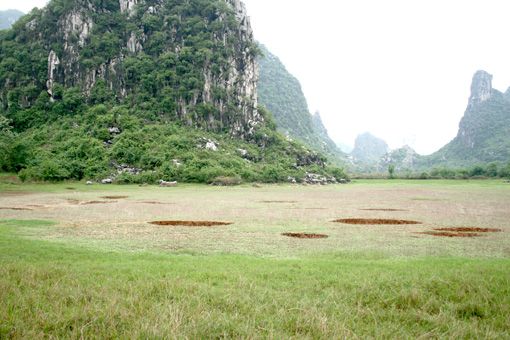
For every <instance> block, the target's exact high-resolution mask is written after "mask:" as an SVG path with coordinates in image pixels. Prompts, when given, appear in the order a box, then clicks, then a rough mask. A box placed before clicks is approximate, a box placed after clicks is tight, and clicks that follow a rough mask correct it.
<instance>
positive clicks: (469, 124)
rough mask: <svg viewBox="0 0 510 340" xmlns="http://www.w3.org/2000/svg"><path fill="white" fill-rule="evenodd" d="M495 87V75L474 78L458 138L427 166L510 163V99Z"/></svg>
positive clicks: (481, 73)
mask: <svg viewBox="0 0 510 340" xmlns="http://www.w3.org/2000/svg"><path fill="white" fill-rule="evenodd" d="M509 99H510V98H509V96H508V91H507V93H506V94H503V93H501V92H500V91H498V90H495V89H493V88H492V75H490V74H489V73H487V72H485V71H478V72H476V73H475V75H474V76H473V81H472V85H471V96H470V98H469V101H468V105H467V109H466V112H465V114H464V117H463V118H462V120H461V122H460V124H459V131H458V134H457V136H456V137H455V138H454V139H453V140H452V141H451V142H450V143H449V144H447V145H446V146H444V147H443V148H442V149H441V150H439V151H438V152H436V153H434V154H432V155H431V156H428V157H425V161H426V164H429V165H447V166H469V165H473V164H476V163H478V162H481V163H483V162H494V161H502V162H506V161H509V160H510V139H509V138H508V136H509V134H510V100H509Z"/></svg>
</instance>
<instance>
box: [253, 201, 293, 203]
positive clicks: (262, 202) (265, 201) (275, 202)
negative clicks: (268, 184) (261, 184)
mask: <svg viewBox="0 0 510 340" xmlns="http://www.w3.org/2000/svg"><path fill="white" fill-rule="evenodd" d="M260 203H297V201H261V202H260Z"/></svg>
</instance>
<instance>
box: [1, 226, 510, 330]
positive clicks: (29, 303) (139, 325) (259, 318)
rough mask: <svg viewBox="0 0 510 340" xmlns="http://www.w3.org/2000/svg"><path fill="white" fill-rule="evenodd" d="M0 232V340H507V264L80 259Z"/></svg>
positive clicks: (97, 255) (12, 231) (90, 253)
mask: <svg viewBox="0 0 510 340" xmlns="http://www.w3.org/2000/svg"><path fill="white" fill-rule="evenodd" d="M51 225H52V224H51V222H48V221H18V220H10V221H3V222H0V301H2V303H1V304H0V338H40V337H53V338H55V337H57V338H78V337H81V336H83V337H85V338H175V337H179V338H184V337H187V338H220V337H229V338H230V337H234V338H266V337H270V338H292V337H294V338H341V337H348V338H355V337H359V338H367V337H373V338H415V337H419V336H422V337H428V338H494V339H496V338H498V339H502V338H510V333H509V330H510V320H509V316H510V275H509V273H510V260H508V259H478V260H477V259H463V258H423V257H421V258H377V257H374V256H361V257H357V256H354V255H349V254H330V255H324V256H321V257H302V258H297V259H276V258H262V257H254V256H238V255H208V256H192V255H175V254H171V253H163V252H161V253H158V252H144V253H137V254H133V253H127V252H122V251H117V252H108V251H98V250H96V251H94V250H86V249H83V248H80V247H77V246H73V245H72V244H56V243H52V242H48V241H39V240H27V239H23V238H20V237H19V236H18V233H19V231H20V229H24V228H25V229H26V228H29V229H35V228H48V227H51Z"/></svg>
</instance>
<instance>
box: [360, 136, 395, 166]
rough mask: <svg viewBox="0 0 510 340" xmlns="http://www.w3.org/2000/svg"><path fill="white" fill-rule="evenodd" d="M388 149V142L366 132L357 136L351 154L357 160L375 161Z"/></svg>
mask: <svg viewBox="0 0 510 340" xmlns="http://www.w3.org/2000/svg"><path fill="white" fill-rule="evenodd" d="M388 151H389V147H388V144H387V143H386V142H385V141H384V140H382V139H381V138H378V137H375V136H374V135H372V134H371V133H369V132H365V133H363V134H361V135H359V136H358V137H357V138H356V141H355V143H354V149H353V150H352V152H351V156H352V157H353V158H354V161H355V162H359V163H375V162H377V161H379V159H380V158H381V157H382V156H384V155H385V154H386V153H387V152H388Z"/></svg>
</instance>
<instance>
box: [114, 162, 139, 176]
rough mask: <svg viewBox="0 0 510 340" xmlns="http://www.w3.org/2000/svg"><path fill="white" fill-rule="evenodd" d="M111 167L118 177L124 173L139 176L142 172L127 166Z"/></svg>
mask: <svg viewBox="0 0 510 340" xmlns="http://www.w3.org/2000/svg"><path fill="white" fill-rule="evenodd" d="M113 166H114V167H115V169H117V174H119V175H120V174H124V173H128V174H131V175H139V174H140V173H141V172H142V169H139V168H136V167H134V166H130V165H127V164H116V163H113Z"/></svg>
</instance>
